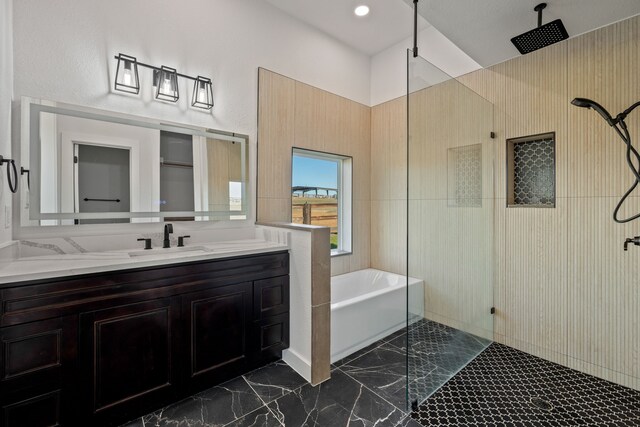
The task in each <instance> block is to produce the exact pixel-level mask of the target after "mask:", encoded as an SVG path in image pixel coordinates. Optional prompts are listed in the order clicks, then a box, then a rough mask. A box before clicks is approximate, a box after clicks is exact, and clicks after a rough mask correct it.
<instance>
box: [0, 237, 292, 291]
mask: <svg viewBox="0 0 640 427" xmlns="http://www.w3.org/2000/svg"><path fill="white" fill-rule="evenodd" d="M288 248H289V247H288V245H287V244H285V243H282V242H274V241H269V240H262V239H242V240H230V241H223V242H215V243H207V244H193V245H188V246H185V247H181V248H178V247H174V248H170V249H163V248H153V249H150V250H143V249H129V250H117V251H105V252H83V253H73V254H55V255H45V256H30V257H24V258H17V259H15V260H12V261H11V262H8V263H5V264H4V265H3V266H2V268H0V284H5V283H16V282H24V281H29V280H39V279H49V278H55V277H67V276H75V275H80V274H88V273H100V272H105V271H115V270H127V269H134V268H141V267H153V266H157V265H167V264H177V263H181V262H192V261H204V260H212V259H218V258H229V257H235V256H242V255H252V254H260V253H268V252H277V251H282V250H287V249H288Z"/></svg>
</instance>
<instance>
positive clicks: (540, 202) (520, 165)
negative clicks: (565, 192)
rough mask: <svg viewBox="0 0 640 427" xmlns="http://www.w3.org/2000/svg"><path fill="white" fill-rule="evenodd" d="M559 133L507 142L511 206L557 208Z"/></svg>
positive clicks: (509, 200) (508, 196) (508, 201)
mask: <svg viewBox="0 0 640 427" xmlns="http://www.w3.org/2000/svg"><path fill="white" fill-rule="evenodd" d="M555 145H556V135H555V132H550V133H545V134H540V135H532V136H525V137H521V138H512V139H508V140H507V206H509V207H530V208H553V207H555V205H556V149H555V148H556V147H555Z"/></svg>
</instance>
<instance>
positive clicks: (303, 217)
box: [291, 192, 338, 249]
mask: <svg viewBox="0 0 640 427" xmlns="http://www.w3.org/2000/svg"><path fill="white" fill-rule="evenodd" d="M291 207H292V212H291V217H292V218H293V222H295V223H298V224H313V225H324V226H326V227H330V228H331V249H337V248H338V199H337V197H336V195H335V194H334V195H333V196H326V195H324V196H317V197H316V196H315V193H314V195H309V194H305V195H301V193H300V192H298V193H297V194H295V193H294V194H293V195H292V198H291Z"/></svg>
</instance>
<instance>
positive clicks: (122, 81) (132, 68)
mask: <svg viewBox="0 0 640 427" xmlns="http://www.w3.org/2000/svg"><path fill="white" fill-rule="evenodd" d="M116 59H117V60H118V67H117V68H116V84H115V89H116V90H119V91H120V92H126V93H133V94H136V95H137V94H138V93H139V92H140V80H139V79H138V61H137V60H136V58H135V57H133V56H129V55H124V54H122V53H121V54H119V55H118V56H116Z"/></svg>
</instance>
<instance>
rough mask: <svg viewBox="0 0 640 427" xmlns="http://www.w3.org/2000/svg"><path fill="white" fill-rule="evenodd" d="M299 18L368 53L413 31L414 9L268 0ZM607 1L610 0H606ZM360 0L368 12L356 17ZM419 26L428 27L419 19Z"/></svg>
mask: <svg viewBox="0 0 640 427" xmlns="http://www.w3.org/2000/svg"><path fill="white" fill-rule="evenodd" d="M267 1H268V2H269V3H271V4H272V5H274V6H276V7H278V8H280V9H282V10H283V11H285V12H286V13H288V14H289V15H292V16H294V17H296V18H298V19H300V20H301V21H304V22H306V23H307V24H310V25H312V26H314V27H316V28H318V29H320V30H321V31H324V32H325V33H327V34H329V35H331V36H333V37H335V38H336V39H338V40H340V41H341V42H343V43H345V44H347V45H349V46H352V47H353V48H355V49H357V50H358V51H360V52H363V53H365V54H367V55H374V54H376V53H378V52H380V51H382V50H384V49H386V48H388V47H389V46H392V45H394V44H396V43H398V42H400V41H401V40H403V39H405V38H407V37H409V36H411V35H412V34H413V10H412V7H411V6H409V5H407V4H405V3H404V2H402V0H267ZM607 1H609V0H607ZM360 4H366V5H367V6H369V7H370V9H371V11H370V13H369V15H367V16H365V17H357V16H356V15H355V14H354V13H353V10H354V9H355V7H356V6H358V5H360ZM418 27H419V29H420V30H423V29H425V28H427V27H429V24H428V23H427V21H425V20H424V19H423V18H420V19H419V24H418Z"/></svg>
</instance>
